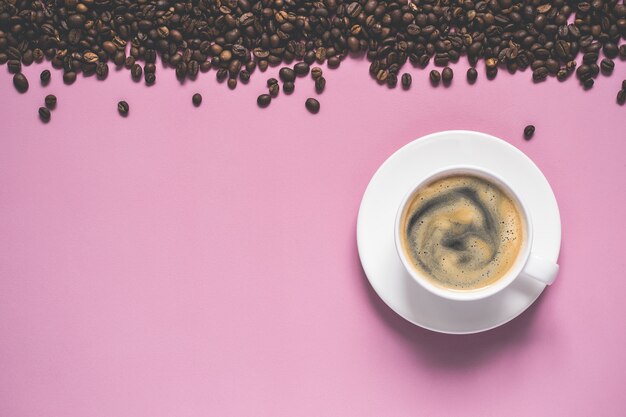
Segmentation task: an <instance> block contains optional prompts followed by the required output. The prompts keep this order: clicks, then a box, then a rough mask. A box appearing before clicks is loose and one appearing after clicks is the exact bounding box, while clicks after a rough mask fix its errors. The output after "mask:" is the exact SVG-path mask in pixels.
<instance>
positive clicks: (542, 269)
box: [521, 253, 559, 285]
mask: <svg viewBox="0 0 626 417" xmlns="http://www.w3.org/2000/svg"><path fill="white" fill-rule="evenodd" d="M558 272H559V265H557V264H556V263H554V262H552V261H549V260H547V259H544V258H542V257H540V256H537V255H534V254H532V253H531V254H530V256H529V257H528V261H526V265H524V269H522V272H521V275H524V276H527V277H529V278H532V279H535V280H537V281H540V282H543V283H544V284H546V285H550V284H552V283H553V282H554V279H555V278H556V274H557V273H558Z"/></svg>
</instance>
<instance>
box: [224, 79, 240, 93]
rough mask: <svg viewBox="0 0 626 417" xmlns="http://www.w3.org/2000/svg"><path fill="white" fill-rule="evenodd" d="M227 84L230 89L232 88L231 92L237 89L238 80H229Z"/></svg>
mask: <svg viewBox="0 0 626 417" xmlns="http://www.w3.org/2000/svg"><path fill="white" fill-rule="evenodd" d="M226 84H227V85H228V88H230V89H231V90H234V89H235V88H237V79H236V78H229V79H228V81H227V82H226Z"/></svg>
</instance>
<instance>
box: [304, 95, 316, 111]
mask: <svg viewBox="0 0 626 417" xmlns="http://www.w3.org/2000/svg"><path fill="white" fill-rule="evenodd" d="M304 106H305V107H306V109H307V110H308V111H309V112H310V113H313V114H317V113H318V112H319V111H320V102H319V101H317V100H315V99H314V98H307V99H306V101H305V102H304Z"/></svg>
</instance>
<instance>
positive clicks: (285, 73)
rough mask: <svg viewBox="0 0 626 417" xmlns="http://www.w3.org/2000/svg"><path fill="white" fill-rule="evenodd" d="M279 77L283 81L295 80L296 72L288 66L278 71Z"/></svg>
mask: <svg viewBox="0 0 626 417" xmlns="http://www.w3.org/2000/svg"><path fill="white" fill-rule="evenodd" d="M278 77H280V79H281V80H282V81H294V80H295V79H296V72H295V71H294V70H292V69H291V68H288V67H283V68H281V69H280V71H278Z"/></svg>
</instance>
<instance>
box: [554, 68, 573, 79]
mask: <svg viewBox="0 0 626 417" xmlns="http://www.w3.org/2000/svg"><path fill="white" fill-rule="evenodd" d="M569 74H570V73H569V72H568V71H567V69H565V68H561V69H559V71H558V72H557V73H556V79H557V80H559V81H564V80H566V79H567V77H569Z"/></svg>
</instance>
